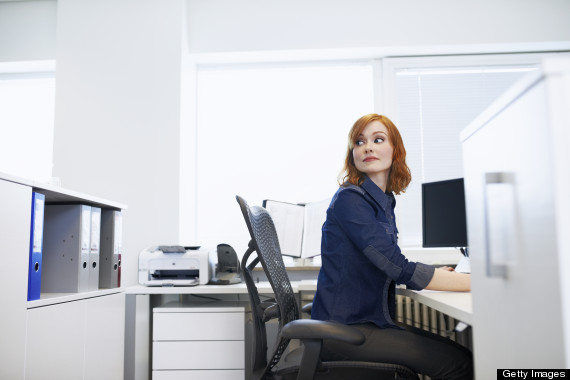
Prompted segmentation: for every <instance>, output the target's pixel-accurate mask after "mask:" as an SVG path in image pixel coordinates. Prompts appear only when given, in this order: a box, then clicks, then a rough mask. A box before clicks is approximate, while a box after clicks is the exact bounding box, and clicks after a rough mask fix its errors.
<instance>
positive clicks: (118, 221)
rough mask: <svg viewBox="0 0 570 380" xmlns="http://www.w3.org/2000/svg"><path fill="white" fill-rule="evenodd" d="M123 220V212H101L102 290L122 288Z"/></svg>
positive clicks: (100, 283)
mask: <svg viewBox="0 0 570 380" xmlns="http://www.w3.org/2000/svg"><path fill="white" fill-rule="evenodd" d="M122 219H123V218H122V214H121V211H117V210H102V211H101V248H100V258H99V287H100V288H102V289H111V288H117V287H119V286H120V270H121V262H120V259H121V254H122V252H121V251H122V244H121V241H122Z"/></svg>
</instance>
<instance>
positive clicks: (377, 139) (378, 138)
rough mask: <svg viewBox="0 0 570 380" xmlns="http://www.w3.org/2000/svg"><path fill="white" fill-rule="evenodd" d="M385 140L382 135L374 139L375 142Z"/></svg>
mask: <svg viewBox="0 0 570 380" xmlns="http://www.w3.org/2000/svg"><path fill="white" fill-rule="evenodd" d="M383 141H384V139H383V138H382V137H376V138H375V139H374V142H375V143H381V142H383Z"/></svg>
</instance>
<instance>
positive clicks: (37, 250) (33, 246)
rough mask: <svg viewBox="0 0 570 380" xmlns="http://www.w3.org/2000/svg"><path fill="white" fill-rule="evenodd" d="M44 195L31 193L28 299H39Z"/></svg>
mask: <svg viewBox="0 0 570 380" xmlns="http://www.w3.org/2000/svg"><path fill="white" fill-rule="evenodd" d="M44 206H45V195H43V194H40V193H36V192H33V193H32V215H31V228H30V262H29V270H28V301H33V300H38V299H40V293H41V283H42V248H43V232H44Z"/></svg>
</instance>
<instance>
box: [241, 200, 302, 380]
mask: <svg viewBox="0 0 570 380" xmlns="http://www.w3.org/2000/svg"><path fill="white" fill-rule="evenodd" d="M236 198H237V200H238V203H239V205H240V208H241V211H242V213H243V216H244V219H245V221H246V224H247V228H248V229H249V233H250V235H251V241H250V243H249V249H248V250H247V252H246V253H245V255H244V258H243V259H242V264H241V266H242V273H243V276H244V279H245V281H246V285H247V286H248V293H249V294H250V302H251V304H252V313H253V315H254V328H255V329H256V330H258V331H257V332H258V333H259V339H257V338H255V341H254V352H255V355H254V359H253V361H254V363H253V364H252V367H253V368H254V369H255V368H256V366H257V367H259V366H260V363H263V362H264V361H265V357H266V351H267V343H266V342H267V340H266V331H265V320H266V319H268V318H269V317H270V316H271V315H274V316H275V315H277V316H278V317H279V328H278V334H277V336H278V340H277V341H276V344H275V347H274V349H273V354H272V358H271V360H270V361H269V363H268V364H267V365H266V368H265V370H264V371H263V373H264V374H265V373H269V372H270V371H271V369H272V368H273V367H274V366H276V365H277V364H278V363H279V361H280V360H281V357H282V355H283V353H284V352H285V349H286V348H287V346H288V344H289V339H286V338H283V337H282V335H281V329H282V328H283V326H285V325H286V324H287V323H289V322H291V321H294V320H296V319H299V308H298V305H297V300H296V298H295V294H294V293H293V288H292V287H291V282H290V281H289V277H288V276H287V270H286V269H285V264H284V263H283V258H282V257H281V249H280V247H279V239H278V238H277V232H276V230H275V225H274V224H273V220H272V219H271V216H270V215H269V213H268V212H267V210H265V209H264V208H262V207H259V206H252V207H250V206H249V205H248V204H247V202H246V201H245V200H243V199H242V198H241V197H236ZM254 251H255V252H257V257H256V258H255V259H254V260H253V261H252V262H251V263H250V264H249V265H246V262H247V259H248V258H249V256H250V254H251V253H252V252H254ZM258 262H261V265H262V267H263V270H264V271H265V273H267V278H268V280H269V283H270V284H271V287H272V289H273V293H274V295H275V302H274V303H271V301H270V302H269V303H266V304H265V305H264V304H263V303H262V302H261V301H260V298H259V294H258V292H257V288H256V287H255V284H254V281H253V276H252V274H251V271H252V269H253V268H254V267H255V265H257V263H258ZM252 293H253V297H252ZM256 314H257V315H256ZM254 335H255V336H257V335H258V334H254ZM258 351H259V352H258ZM256 361H257V363H255V362H256Z"/></svg>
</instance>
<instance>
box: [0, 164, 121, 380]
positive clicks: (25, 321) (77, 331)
mask: <svg viewBox="0 0 570 380" xmlns="http://www.w3.org/2000/svg"><path fill="white" fill-rule="evenodd" d="M32 191H37V192H40V193H42V194H44V195H45V197H46V203H47V202H62V203H63V202H71V203H86V204H90V205H94V206H97V207H102V208H108V209H113V210H120V209H123V208H124V206H122V205H120V204H117V203H114V202H109V201H104V200H102V199H98V198H93V197H90V196H86V195H82V194H78V193H75V192H72V191H68V190H65V189H60V188H58V187H54V186H50V185H44V184H37V183H35V182H33V181H29V180H25V179H21V178H16V177H12V176H9V175H5V174H1V173H0V259H1V260H2V261H1V262H2V268H3V271H2V275H1V276H0V288H1V289H2V292H0V304H1V305H2V312H1V313H0V337H1V338H0V379H10V380H12V379H14V380H20V379H42V380H43V379H70V380H77V379H117V380H119V379H122V378H123V372H124V370H123V367H124V339H125V338H124V337H125V295H124V293H123V291H122V290H121V289H118V288H116V289H103V290H95V291H90V292H84V293H72V294H45V293H42V295H41V297H40V299H39V300H34V301H27V292H28V264H29V249H30V228H31V204H32Z"/></svg>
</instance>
